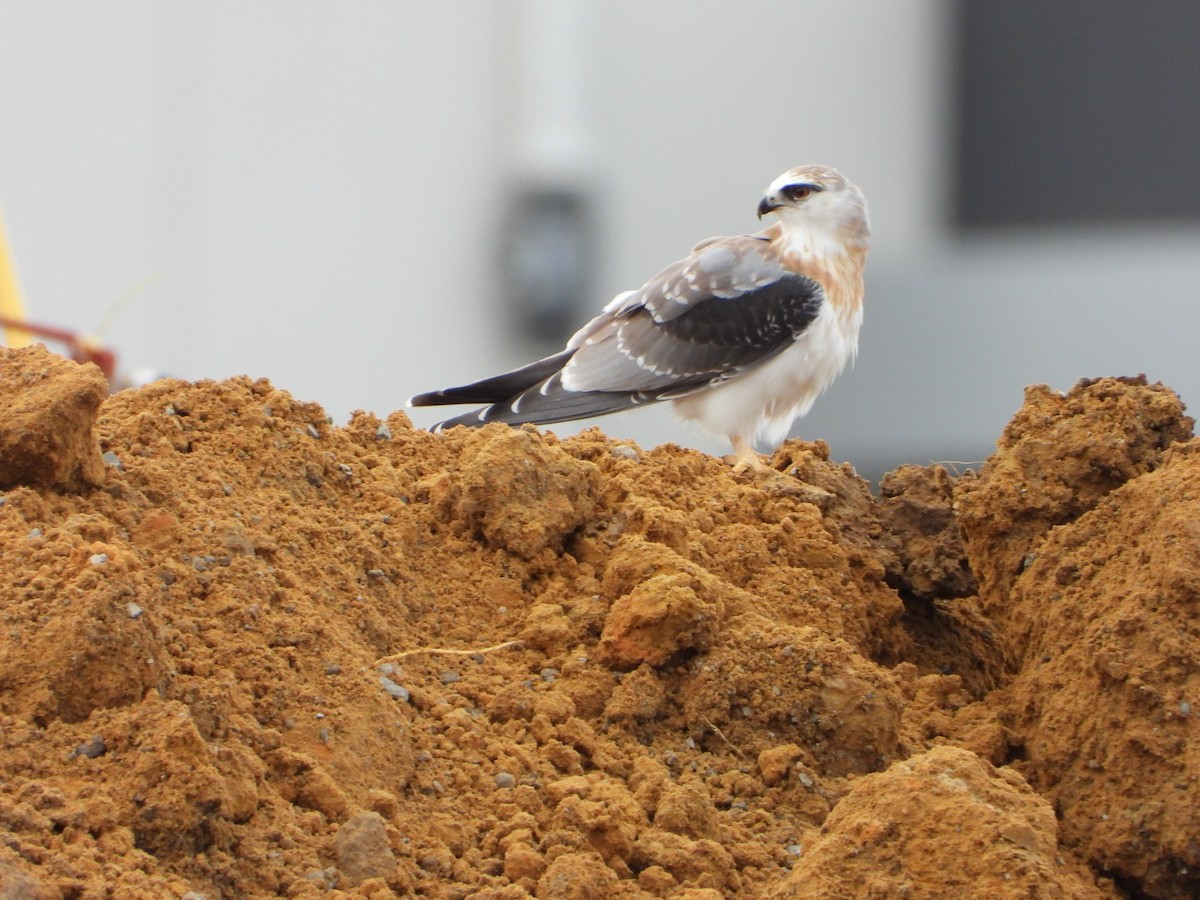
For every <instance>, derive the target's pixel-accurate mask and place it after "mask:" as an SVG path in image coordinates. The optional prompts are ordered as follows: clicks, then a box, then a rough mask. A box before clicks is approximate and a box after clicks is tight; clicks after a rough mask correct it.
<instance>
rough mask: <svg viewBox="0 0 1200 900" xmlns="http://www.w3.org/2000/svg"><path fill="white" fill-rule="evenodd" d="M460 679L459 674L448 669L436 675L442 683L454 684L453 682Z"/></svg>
mask: <svg viewBox="0 0 1200 900" xmlns="http://www.w3.org/2000/svg"><path fill="white" fill-rule="evenodd" d="M461 679H462V676H461V675H459V674H458V673H457V672H451V671H449V670H447V671H445V672H443V673H442V674H441V675H439V676H438V680H439V681H441V683H442V684H454V682H456V681H460V680H461Z"/></svg>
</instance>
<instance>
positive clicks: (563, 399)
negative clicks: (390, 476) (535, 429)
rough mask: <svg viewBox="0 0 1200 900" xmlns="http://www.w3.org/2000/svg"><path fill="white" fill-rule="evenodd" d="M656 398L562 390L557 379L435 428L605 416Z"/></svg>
mask: <svg viewBox="0 0 1200 900" xmlns="http://www.w3.org/2000/svg"><path fill="white" fill-rule="evenodd" d="M656 399H657V397H656V396H655V395H653V394H648V393H640V392H637V393H628V392H625V391H579V392H575V391H564V390H563V389H562V388H561V387H560V386H559V384H558V379H557V378H552V379H551V381H550V382H549V384H548V385H546V386H545V387H542V386H541V385H538V386H535V387H534V388H531V389H530V390H528V391H525V392H524V393H522V394H520V395H519V396H517V397H506V398H504V400H503V401H499V402H496V403H493V404H491V405H490V406H485V407H483V408H482V409H476V410H472V411H471V412H468V413H463V414H462V415H461V416H455V417H454V418H453V419H447V420H446V421H444V422H439V423H438V424H437V425H435V426H434V427H433V430H434V431H442V430H443V429H446V428H452V427H453V426H455V425H466V426H467V427H468V428H478V427H479V426H480V425H487V424H488V423H489V422H501V423H503V424H505V425H553V424H554V423H556V422H570V421H573V420H575V419H588V418H591V417H593V416H606V415H608V414H609V413H615V412H621V411H622V410H626V409H630V408H632V407H634V406H640V405H642V404H643V403H651V402H653V401H654V400H656Z"/></svg>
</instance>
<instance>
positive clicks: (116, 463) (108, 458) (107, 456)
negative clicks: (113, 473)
mask: <svg viewBox="0 0 1200 900" xmlns="http://www.w3.org/2000/svg"><path fill="white" fill-rule="evenodd" d="M101 459H103V460H104V464H105V465H106V466H112V467H113V468H114V469H116V470H117V471H118V472H120V471H123V470H124V469H125V466H124V465H122V464H121V457H119V456H117V454H115V453H113V452H112V451H111V450H105V451H104V453H102V454H101Z"/></svg>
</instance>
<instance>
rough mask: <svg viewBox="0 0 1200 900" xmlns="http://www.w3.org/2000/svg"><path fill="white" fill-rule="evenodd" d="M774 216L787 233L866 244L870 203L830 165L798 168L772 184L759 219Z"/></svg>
mask: <svg viewBox="0 0 1200 900" xmlns="http://www.w3.org/2000/svg"><path fill="white" fill-rule="evenodd" d="M767 213H775V214H776V215H777V216H779V221H780V223H781V224H782V225H783V227H784V229H785V230H787V231H799V230H803V231H805V232H808V233H810V234H813V235H825V236H828V237H830V238H832V239H836V240H838V241H840V242H843V243H853V244H864V245H865V244H866V242H867V237H868V236H869V235H870V233H871V226H870V224H869V222H868V220H867V201H866V199H865V198H864V197H863V194H862V191H860V190H859V189H858V186H857V185H855V184H854V183H853V182H851V181H849V180H847V178H846V177H845V176H844V175H843V174H842V173H841V172H839V171H838V170H837V169H834V168H831V167H829V166H797V167H796V168H794V169H788V171H786V172H784V173H783V174H782V175H780V176H779V177H778V178H776V179H775V180H774V181H772V182H771V184H770V186H768V187H767V189H766V191H765V192H764V193H763V198H762V200H761V201H759V204H758V217H759V218H760V219H761V218H762V217H763V216H765V215H767Z"/></svg>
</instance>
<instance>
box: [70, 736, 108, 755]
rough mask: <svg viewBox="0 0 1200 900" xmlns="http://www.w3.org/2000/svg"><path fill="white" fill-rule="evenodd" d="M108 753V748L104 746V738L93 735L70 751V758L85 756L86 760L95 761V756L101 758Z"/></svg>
mask: <svg viewBox="0 0 1200 900" xmlns="http://www.w3.org/2000/svg"><path fill="white" fill-rule="evenodd" d="M107 751H108V747H107V746H105V744H104V738H102V737H101V736H100V735H98V734H93V735H92V736H91V737H90V738H88V739H87V740H86V741H84V742H83V743H82V744H80V745H79V746H78V747H76V748H75V749H74V750H72V751H71V755H72V756H86V757H87V758H88V759H95V758H96V757H97V756H103V755H104V754H105V753H106V752H107Z"/></svg>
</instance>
